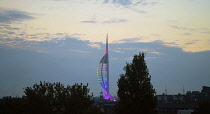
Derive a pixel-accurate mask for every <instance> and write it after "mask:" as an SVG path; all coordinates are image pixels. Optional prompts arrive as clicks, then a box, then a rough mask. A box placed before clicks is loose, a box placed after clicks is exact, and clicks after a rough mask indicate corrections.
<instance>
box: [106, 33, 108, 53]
mask: <svg viewBox="0 0 210 114" xmlns="http://www.w3.org/2000/svg"><path fill="white" fill-rule="evenodd" d="M106 53H108V33H107V35H106Z"/></svg>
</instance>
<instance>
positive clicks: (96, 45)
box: [88, 43, 101, 49]
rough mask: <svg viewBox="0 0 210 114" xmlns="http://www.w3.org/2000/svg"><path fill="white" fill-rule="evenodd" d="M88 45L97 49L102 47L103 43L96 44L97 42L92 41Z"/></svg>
mask: <svg viewBox="0 0 210 114" xmlns="http://www.w3.org/2000/svg"><path fill="white" fill-rule="evenodd" d="M88 46H90V47H93V48H97V49H101V45H99V44H96V43H90V44H88Z"/></svg>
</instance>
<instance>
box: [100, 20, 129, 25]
mask: <svg viewBox="0 0 210 114" xmlns="http://www.w3.org/2000/svg"><path fill="white" fill-rule="evenodd" d="M125 22H128V20H126V19H110V20H108V21H103V23H107V24H111V23H125Z"/></svg>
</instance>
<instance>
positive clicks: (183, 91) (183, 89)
mask: <svg viewBox="0 0 210 114" xmlns="http://www.w3.org/2000/svg"><path fill="white" fill-rule="evenodd" d="M184 94H185V90H184V85H183V95H184Z"/></svg>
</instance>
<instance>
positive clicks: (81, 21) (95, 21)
mask: <svg viewBox="0 0 210 114" xmlns="http://www.w3.org/2000/svg"><path fill="white" fill-rule="evenodd" d="M81 23H97V21H81Z"/></svg>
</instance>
